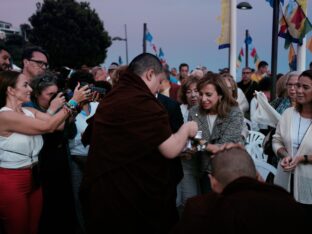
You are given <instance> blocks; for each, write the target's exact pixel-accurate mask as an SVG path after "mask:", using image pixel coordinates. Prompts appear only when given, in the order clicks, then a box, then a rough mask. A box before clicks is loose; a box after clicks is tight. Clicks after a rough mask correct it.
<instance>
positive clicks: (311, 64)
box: [309, 61, 312, 70]
mask: <svg viewBox="0 0 312 234" xmlns="http://www.w3.org/2000/svg"><path fill="white" fill-rule="evenodd" d="M309 68H310V70H311V69H312V61H311V62H310V64H309Z"/></svg>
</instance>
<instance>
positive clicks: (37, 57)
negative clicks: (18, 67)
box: [22, 46, 49, 81]
mask: <svg viewBox="0 0 312 234" xmlns="http://www.w3.org/2000/svg"><path fill="white" fill-rule="evenodd" d="M22 61H23V62H22V66H23V67H22V69H23V74H24V75H25V76H26V77H28V78H29V81H31V80H32V79H33V78H34V77H36V76H38V75H41V74H43V73H44V72H45V70H46V69H48V66H49V65H48V54H47V52H46V51H44V50H43V49H42V48H41V47H37V46H35V47H28V48H26V49H25V50H24V51H23V55H22Z"/></svg>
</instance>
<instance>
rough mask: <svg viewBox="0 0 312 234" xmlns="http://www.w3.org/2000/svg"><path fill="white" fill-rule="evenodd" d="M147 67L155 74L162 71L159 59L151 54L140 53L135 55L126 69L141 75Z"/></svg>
mask: <svg viewBox="0 0 312 234" xmlns="http://www.w3.org/2000/svg"><path fill="white" fill-rule="evenodd" d="M148 69H153V70H154V72H155V74H156V75H157V74H159V73H162V72H164V69H163V66H162V64H161V62H160V60H159V59H158V58H157V57H156V56H155V55H153V54H150V53H142V54H140V55H138V56H136V57H135V58H134V59H133V60H132V61H131V63H130V64H129V67H128V70H129V71H131V72H133V73H134V74H136V75H138V76H141V75H142V74H143V73H144V72H145V71H147V70H148Z"/></svg>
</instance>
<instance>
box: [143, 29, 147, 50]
mask: <svg viewBox="0 0 312 234" xmlns="http://www.w3.org/2000/svg"><path fill="white" fill-rule="evenodd" d="M146 30H147V26H146V23H144V24H143V53H146V39H145V35H146Z"/></svg>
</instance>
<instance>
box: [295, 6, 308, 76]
mask: <svg viewBox="0 0 312 234" xmlns="http://www.w3.org/2000/svg"><path fill="white" fill-rule="evenodd" d="M301 7H302V6H301ZM302 10H303V11H304V13H305V15H307V14H308V12H307V11H308V10H307V8H302ZM306 38H307V37H306V36H305V37H304V38H303V40H302V45H301V46H300V45H299V44H297V71H299V72H303V71H304V70H305V69H306V47H307V39H306Z"/></svg>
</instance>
